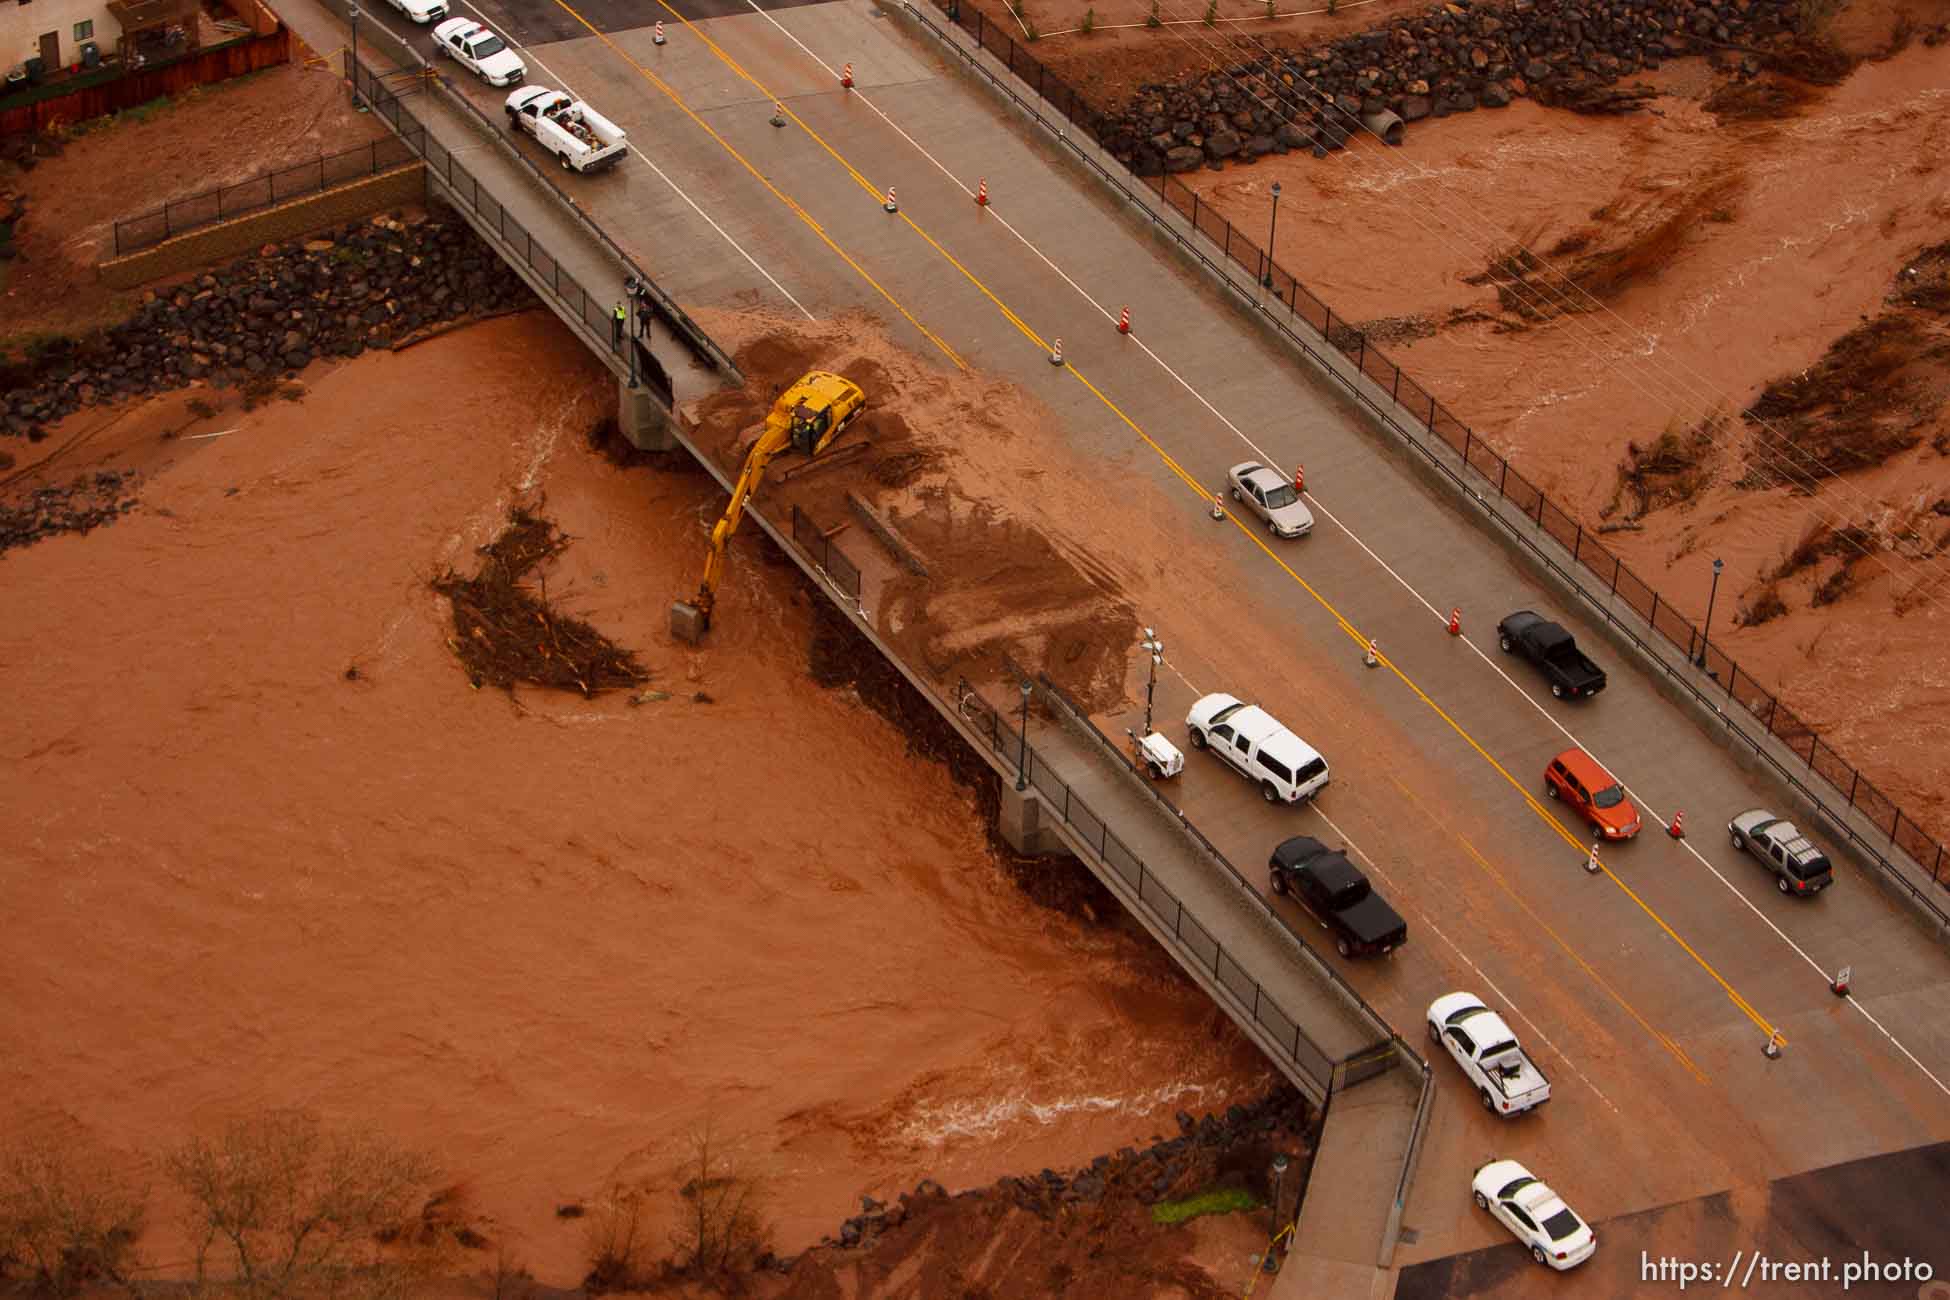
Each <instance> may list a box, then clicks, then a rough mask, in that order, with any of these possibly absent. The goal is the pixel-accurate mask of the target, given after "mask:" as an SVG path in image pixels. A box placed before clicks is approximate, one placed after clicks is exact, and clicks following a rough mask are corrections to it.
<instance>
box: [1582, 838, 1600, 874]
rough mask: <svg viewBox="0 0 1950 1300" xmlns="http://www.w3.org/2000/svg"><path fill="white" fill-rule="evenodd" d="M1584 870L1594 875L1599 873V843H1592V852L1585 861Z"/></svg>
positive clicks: (1594, 841)
mask: <svg viewBox="0 0 1950 1300" xmlns="http://www.w3.org/2000/svg"><path fill="white" fill-rule="evenodd" d="M1584 869H1585V870H1586V871H1588V872H1590V873H1591V874H1593V875H1596V874H1597V873H1598V841H1596V840H1593V841H1591V852H1590V854H1589V855H1587V856H1586V858H1585V860H1584Z"/></svg>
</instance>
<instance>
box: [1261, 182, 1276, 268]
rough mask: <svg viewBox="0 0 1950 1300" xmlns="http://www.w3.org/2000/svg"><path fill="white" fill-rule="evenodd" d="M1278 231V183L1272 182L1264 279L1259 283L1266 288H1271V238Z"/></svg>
mask: <svg viewBox="0 0 1950 1300" xmlns="http://www.w3.org/2000/svg"><path fill="white" fill-rule="evenodd" d="M1279 229H1280V183H1279V182H1278V181H1274V182H1273V220H1272V221H1270V222H1268V223H1267V226H1266V278H1265V279H1264V280H1262V281H1261V283H1262V284H1264V285H1265V286H1266V287H1267V288H1269V289H1271V288H1272V287H1273V236H1274V235H1275V234H1277V233H1279Z"/></svg>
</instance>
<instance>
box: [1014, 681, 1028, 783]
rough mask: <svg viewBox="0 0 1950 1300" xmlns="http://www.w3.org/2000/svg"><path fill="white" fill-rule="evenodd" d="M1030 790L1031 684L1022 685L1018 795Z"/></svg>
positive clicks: (1024, 683)
mask: <svg viewBox="0 0 1950 1300" xmlns="http://www.w3.org/2000/svg"><path fill="white" fill-rule="evenodd" d="M1028 788H1029V683H1028V682H1023V683H1022V736H1021V739H1020V740H1019V741H1018V742H1017V744H1016V793H1018V794H1020V793H1022V792H1023V791H1024V790H1027V789H1028Z"/></svg>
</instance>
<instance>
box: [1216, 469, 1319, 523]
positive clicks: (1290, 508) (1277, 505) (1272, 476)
mask: <svg viewBox="0 0 1950 1300" xmlns="http://www.w3.org/2000/svg"><path fill="white" fill-rule="evenodd" d="M1226 479H1227V481H1229V482H1230V483H1231V484H1232V499H1233V500H1234V501H1237V502H1239V503H1240V504H1242V505H1244V506H1245V507H1246V508H1247V509H1248V510H1250V511H1252V512H1253V513H1254V514H1256V515H1258V516H1259V517H1260V518H1261V519H1263V520H1265V521H1266V526H1267V528H1268V529H1270V530H1272V533H1273V535H1274V536H1275V537H1305V536H1306V535H1307V534H1308V533H1310V532H1312V531H1313V528H1314V513H1313V511H1311V510H1309V509H1307V504H1306V502H1304V501H1302V500H1301V499H1300V490H1299V489H1298V488H1296V487H1294V486H1293V484H1292V482H1291V481H1289V480H1288V479H1287V477H1286V476H1285V475H1284V474H1282V473H1280V472H1279V471H1278V470H1276V469H1268V468H1267V467H1266V466H1264V465H1262V464H1260V463H1259V462H1258V461H1256V460H1249V461H1246V462H1245V463H1243V464H1240V465H1234V466H1233V467H1232V468H1231V469H1229V470H1227V471H1226Z"/></svg>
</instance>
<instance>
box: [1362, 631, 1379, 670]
mask: <svg viewBox="0 0 1950 1300" xmlns="http://www.w3.org/2000/svg"><path fill="white" fill-rule="evenodd" d="M1361 662H1362V664H1363V665H1364V666H1366V667H1369V668H1374V667H1376V666H1378V665H1379V664H1380V663H1381V642H1379V641H1377V640H1375V639H1374V638H1373V637H1369V638H1368V648H1367V650H1366V651H1365V652H1364V653H1363V654H1362V656H1361Z"/></svg>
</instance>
